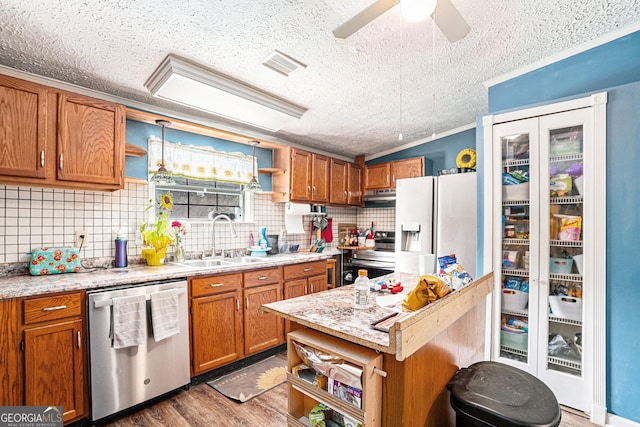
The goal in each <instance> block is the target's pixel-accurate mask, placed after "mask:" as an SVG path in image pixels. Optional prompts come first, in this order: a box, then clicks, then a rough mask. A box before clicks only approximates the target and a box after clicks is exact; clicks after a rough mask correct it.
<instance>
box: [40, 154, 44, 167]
mask: <svg viewBox="0 0 640 427" xmlns="http://www.w3.org/2000/svg"><path fill="white" fill-rule="evenodd" d="M40 166H41V167H44V150H42V151H41V152H40Z"/></svg>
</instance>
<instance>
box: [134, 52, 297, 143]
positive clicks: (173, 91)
mask: <svg viewBox="0 0 640 427" xmlns="http://www.w3.org/2000/svg"><path fill="white" fill-rule="evenodd" d="M145 87H146V88H147V89H148V90H149V92H151V94H152V95H154V96H157V97H158V98H163V99H166V100H169V101H172V102H176V103H179V104H182V105H186V106H188V107H192V108H197V109H198V110H202V111H206V112H209V113H212V114H215V115H217V116H220V117H224V118H227V119H231V120H234V121H237V122H241V123H244V124H247V125H250V126H254V127H258V128H261V129H265V130H268V131H272V132H275V131H277V130H279V129H281V128H282V127H283V126H285V125H286V124H287V123H290V122H291V121H293V120H297V119H299V118H300V117H302V115H303V114H304V113H305V112H306V111H307V110H306V109H305V108H302V107H300V106H297V105H295V104H292V103H290V102H287V101H284V100H282V99H280V98H278V97H276V96H274V95H271V94H269V93H267V92H264V91H261V90H259V89H257V88H254V87H252V86H249V85H247V84H245V83H243V82H240V81H238V80H235V79H233V78H231V77H228V76H225V75H223V74H221V73H218V72H216V71H213V70H209V69H206V68H204V67H200V66H198V65H194V64H192V63H190V62H187V61H185V60H183V59H180V58H177V57H175V56H172V55H169V56H167V58H166V59H165V60H164V61H163V62H162V64H160V66H159V67H158V69H157V70H156V71H154V73H153V74H152V75H151V77H150V78H149V80H147V82H146V83H145Z"/></svg>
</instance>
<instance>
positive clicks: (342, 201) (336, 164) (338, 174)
mask: <svg viewBox="0 0 640 427" xmlns="http://www.w3.org/2000/svg"><path fill="white" fill-rule="evenodd" d="M330 164H331V166H330V169H331V191H330V192H329V203H331V204H332V205H333V204H336V205H346V204H347V192H348V189H347V174H348V166H347V162H345V161H343V160H338V159H331V163H330Z"/></svg>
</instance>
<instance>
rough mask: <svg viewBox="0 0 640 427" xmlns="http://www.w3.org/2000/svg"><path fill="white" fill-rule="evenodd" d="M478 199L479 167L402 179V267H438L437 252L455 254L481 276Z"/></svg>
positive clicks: (398, 208)
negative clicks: (453, 172) (446, 173)
mask: <svg viewBox="0 0 640 427" xmlns="http://www.w3.org/2000/svg"><path fill="white" fill-rule="evenodd" d="M476 199H477V189H476V173H475V172H467V173H458V174H450V175H440V176H437V177H435V176H422V177H418V178H407V179H399V180H398V181H396V271H398V272H406V273H414V274H420V273H421V272H425V271H426V272H427V273H428V272H430V271H429V270H433V271H435V272H437V271H438V269H437V258H438V257H441V256H443V255H449V254H455V255H456V258H457V259H458V264H460V265H461V266H462V267H463V268H464V269H465V270H466V271H467V272H468V273H469V274H470V275H471V277H473V278H474V279H475V278H476V225H477V217H476V215H477V207H476V206H477V200H476ZM421 263H422V265H423V267H422V268H421V266H420V265H421ZM425 264H426V265H425ZM425 268H426V270H425Z"/></svg>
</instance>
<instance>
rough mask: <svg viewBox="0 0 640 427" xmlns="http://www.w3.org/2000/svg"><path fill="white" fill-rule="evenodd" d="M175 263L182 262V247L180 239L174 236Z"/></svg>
mask: <svg viewBox="0 0 640 427" xmlns="http://www.w3.org/2000/svg"><path fill="white" fill-rule="evenodd" d="M173 260H174V261H175V262H184V246H182V237H181V236H176V242H175V251H174V253H173Z"/></svg>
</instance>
